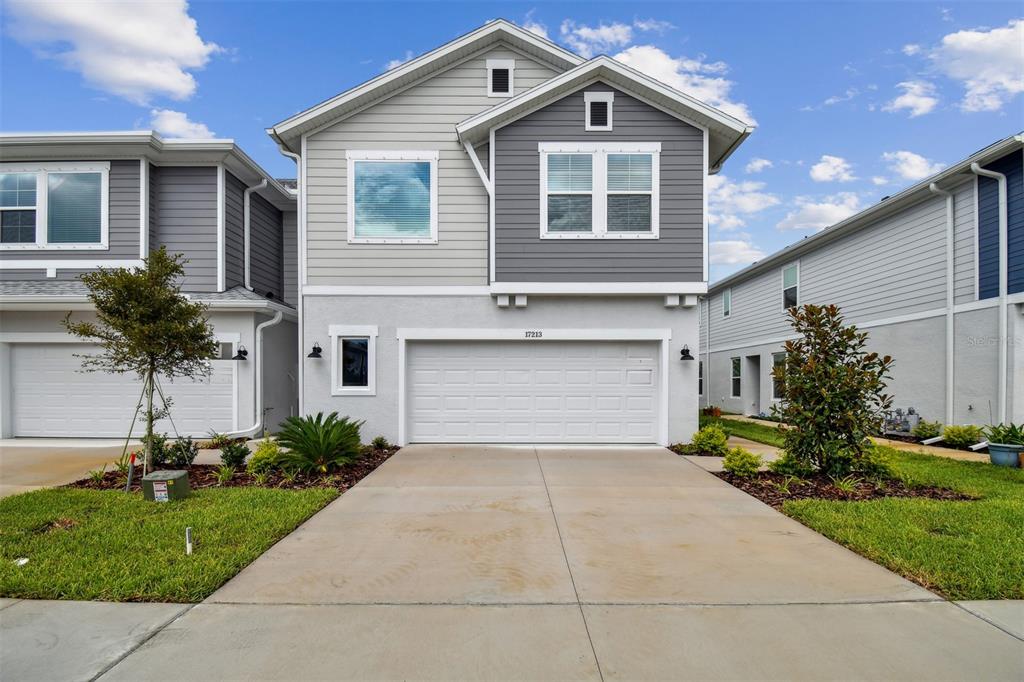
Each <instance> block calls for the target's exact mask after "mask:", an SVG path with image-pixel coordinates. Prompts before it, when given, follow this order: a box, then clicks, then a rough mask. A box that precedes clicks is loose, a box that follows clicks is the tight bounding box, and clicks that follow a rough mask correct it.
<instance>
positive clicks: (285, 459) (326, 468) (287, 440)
mask: <svg viewBox="0 0 1024 682" xmlns="http://www.w3.org/2000/svg"><path fill="white" fill-rule="evenodd" d="M362 425H363V422H361V421H352V420H350V419H349V418H348V417H338V413H337V412H331V413H330V414H329V415H327V417H324V413H323V412H318V413H317V414H316V416H315V417H311V416H308V415H307V416H305V417H289V418H288V419H286V420H285V422H284V427H283V428H282V429H281V431H280V432H279V433H278V434H277V442H278V444H279V445H281V447H283V448H287V450H288V452H286V453H284V454H283V455H282V456H281V459H282V463H283V464H284V466H285V467H286V468H293V469H297V470H299V471H302V472H304V473H307V474H312V473H319V474H327V473H330V472H331V471H333V470H334V469H336V468H338V467H340V466H344V465H345V464H348V463H350V462H353V461H355V460H356V459H358V458H359V457H360V456H361V455H362V444H361V441H360V439H359V429H360V427H361V426H362Z"/></svg>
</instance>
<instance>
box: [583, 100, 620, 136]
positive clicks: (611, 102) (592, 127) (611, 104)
mask: <svg viewBox="0 0 1024 682" xmlns="http://www.w3.org/2000/svg"><path fill="white" fill-rule="evenodd" d="M593 102H604V103H606V104H607V105H608V124H607V125H603V126H595V125H592V124H591V123H590V105H591V103H593ZM583 106H584V109H585V110H586V111H585V112H584V116H585V121H584V126H583V129H584V130H586V131H607V130H611V129H612V111H613V110H614V108H615V93H614V92H584V93H583Z"/></svg>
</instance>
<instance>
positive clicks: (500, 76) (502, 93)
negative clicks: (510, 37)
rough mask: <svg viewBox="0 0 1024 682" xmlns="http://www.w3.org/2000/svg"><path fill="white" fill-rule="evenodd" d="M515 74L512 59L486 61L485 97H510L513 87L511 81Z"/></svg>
mask: <svg viewBox="0 0 1024 682" xmlns="http://www.w3.org/2000/svg"><path fill="white" fill-rule="evenodd" d="M515 72H516V60H514V59H488V60H487V96H488V97H511V96H512V94H513V91H514V89H515V86H514V84H513V79H514V77H515Z"/></svg>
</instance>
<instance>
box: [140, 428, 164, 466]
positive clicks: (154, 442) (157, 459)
mask: <svg viewBox="0 0 1024 682" xmlns="http://www.w3.org/2000/svg"><path fill="white" fill-rule="evenodd" d="M146 440H147V438H146V437H145V436H143V437H142V444H143V445H146ZM148 440H149V441H150V444H151V446H150V447H151V450H152V452H151V454H150V457H151V458H152V459H150V462H152V465H153V468H156V467H162V466H167V462H168V461H169V460H170V452H168V449H169V448H168V447H167V434H165V433H154V434H153V436H152V438H150V439H148Z"/></svg>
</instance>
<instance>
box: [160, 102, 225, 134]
mask: <svg viewBox="0 0 1024 682" xmlns="http://www.w3.org/2000/svg"><path fill="white" fill-rule="evenodd" d="M149 115H150V119H149V125H150V126H151V127H152V128H153V130H155V131H157V132H158V133H160V134H161V135H163V136H164V137H187V138H211V137H215V135H214V134H213V131H212V130H210V129H209V128H207V127H206V125H205V124H203V123H198V122H196V121H192V120H189V117H188V115H187V114H185V113H183V112H181V111H171V110H170V109H153V110H152V111H150V112H149Z"/></svg>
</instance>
